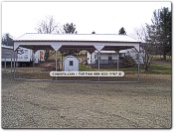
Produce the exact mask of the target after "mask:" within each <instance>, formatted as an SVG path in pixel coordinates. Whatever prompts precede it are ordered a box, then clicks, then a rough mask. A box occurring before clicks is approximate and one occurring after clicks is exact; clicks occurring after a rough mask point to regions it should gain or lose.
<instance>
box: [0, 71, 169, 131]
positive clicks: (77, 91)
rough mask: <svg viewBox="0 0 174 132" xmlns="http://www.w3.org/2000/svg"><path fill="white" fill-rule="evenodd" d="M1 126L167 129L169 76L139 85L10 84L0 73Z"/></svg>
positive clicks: (143, 80) (149, 77) (151, 78)
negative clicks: (0, 76)
mask: <svg viewBox="0 0 174 132" xmlns="http://www.w3.org/2000/svg"><path fill="white" fill-rule="evenodd" d="M1 93H2V128H171V76H169V75H142V76H141V81H140V82H139V83H117V84H109V83H106V84H103V83H102V84H97V83H93V84H90V83H63V82H59V83H58V82H32V81H14V80H13V77H12V75H10V74H6V75H5V74H3V75H2V92H1Z"/></svg>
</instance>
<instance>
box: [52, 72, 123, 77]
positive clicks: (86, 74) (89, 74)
mask: <svg viewBox="0 0 174 132" xmlns="http://www.w3.org/2000/svg"><path fill="white" fill-rule="evenodd" d="M124 75H125V74H124V72H123V71H51V72H50V76H51V77H123V76H124Z"/></svg>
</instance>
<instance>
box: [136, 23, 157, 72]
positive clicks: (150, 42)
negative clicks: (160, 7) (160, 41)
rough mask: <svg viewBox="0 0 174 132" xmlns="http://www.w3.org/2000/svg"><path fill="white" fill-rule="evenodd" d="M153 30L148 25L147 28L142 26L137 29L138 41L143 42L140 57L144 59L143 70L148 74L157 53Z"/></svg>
mask: <svg viewBox="0 0 174 132" xmlns="http://www.w3.org/2000/svg"><path fill="white" fill-rule="evenodd" d="M152 29H153V28H150V27H149V26H148V25H146V28H145V27H143V26H141V28H139V29H136V30H135V32H136V34H137V37H138V39H139V40H140V41H141V42H142V43H141V45H140V47H141V48H140V49H141V50H140V55H141V57H142V59H143V68H144V71H145V72H147V71H148V69H149V67H150V65H151V62H152V59H153V56H154V51H155V39H156V38H154V35H152V34H153V31H152Z"/></svg>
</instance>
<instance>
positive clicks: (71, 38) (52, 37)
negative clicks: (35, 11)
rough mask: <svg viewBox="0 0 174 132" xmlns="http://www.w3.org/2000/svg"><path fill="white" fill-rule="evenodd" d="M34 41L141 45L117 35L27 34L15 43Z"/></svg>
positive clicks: (125, 36)
mask: <svg viewBox="0 0 174 132" xmlns="http://www.w3.org/2000/svg"><path fill="white" fill-rule="evenodd" d="M32 41H38V42H39V41H40V42H42V41H54V42H55V41H64V42H122V43H140V41H137V40H135V39H133V38H131V37H129V36H127V35H116V34H38V33H26V34H24V35H22V36H20V37H19V38H17V39H15V40H14V42H32Z"/></svg>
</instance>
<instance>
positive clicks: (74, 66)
mask: <svg viewBox="0 0 174 132" xmlns="http://www.w3.org/2000/svg"><path fill="white" fill-rule="evenodd" d="M70 62H72V65H70ZM63 70H64V71H79V60H78V59H77V58H76V57H74V56H72V55H70V56H67V57H66V58H65V59H64V60H63Z"/></svg>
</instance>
